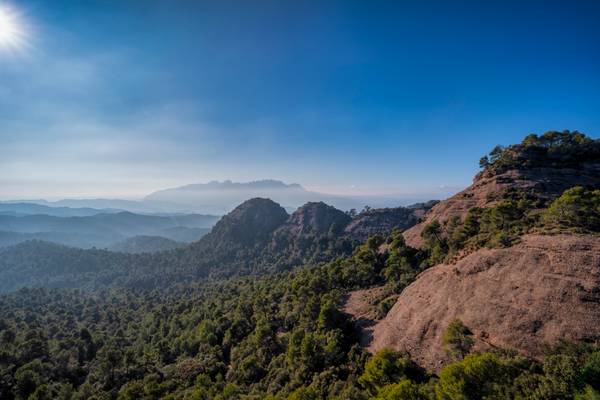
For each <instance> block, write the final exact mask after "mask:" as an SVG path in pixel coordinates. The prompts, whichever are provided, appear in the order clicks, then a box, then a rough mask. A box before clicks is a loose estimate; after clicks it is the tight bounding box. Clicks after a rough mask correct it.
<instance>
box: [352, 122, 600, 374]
mask: <svg viewBox="0 0 600 400" xmlns="http://www.w3.org/2000/svg"><path fill="white" fill-rule="evenodd" d="M481 164H482V167H483V171H482V172H480V173H479V174H478V175H477V176H476V177H475V180H474V183H473V185H471V186H470V187H468V188H467V189H465V190H464V191H463V192H461V193H459V194H457V195H455V196H453V197H451V198H450V199H448V200H444V201H441V202H439V203H438V204H436V205H435V206H434V207H433V208H432V209H431V210H430V211H429V212H427V214H426V215H425V218H424V221H423V222H421V223H419V224H417V225H415V226H413V227H412V228H409V229H408V230H407V231H405V232H404V233H403V236H404V238H405V241H406V244H408V245H410V246H414V247H418V248H419V249H420V250H419V251H421V252H422V254H423V255H424V258H423V261H422V262H421V264H420V265H421V268H427V267H430V268H429V269H426V270H425V271H424V272H422V273H421V274H420V275H419V276H418V277H417V278H416V280H415V281H414V282H413V283H412V284H410V285H409V286H408V287H407V288H406V289H404V290H403V291H402V292H401V293H400V295H399V297H398V299H397V301H396V302H395V305H394V306H393V307H392V308H391V310H390V311H389V313H387V315H386V316H385V318H383V319H382V320H380V321H378V322H377V324H376V325H375V326H374V328H371V327H369V328H368V329H366V330H364V331H363V333H364V335H365V338H364V340H363V342H364V343H368V342H370V345H369V346H370V347H369V348H370V349H371V351H378V350H381V349H383V348H392V349H395V350H398V351H406V352H408V353H409V354H410V355H411V358H413V359H414V360H417V361H418V362H419V363H420V364H421V365H422V366H424V367H426V368H427V369H432V370H439V369H440V368H441V367H442V366H444V365H445V364H446V363H448V362H450V361H452V360H454V359H455V357H456V355H453V354H450V353H448V345H447V343H446V344H444V343H443V340H442V339H443V337H444V335H445V332H446V330H447V329H448V327H449V326H450V325H451V323H452V321H457V320H458V321H460V323H461V324H464V328H463V329H464V332H469V333H468V335H469V336H470V339H468V341H473V343H474V347H473V348H472V349H471V350H476V351H486V350H487V351H489V350H493V349H497V348H502V349H513V350H517V351H518V352H519V353H520V354H524V355H527V356H529V357H537V358H541V357H542V356H543V355H544V354H545V353H544V352H545V350H546V346H547V345H552V344H555V343H556V342H557V341H559V340H572V341H578V342H589V343H594V342H598V341H600V330H599V329H598V324H597V323H596V322H595V321H597V320H598V319H599V318H600V297H598V293H600V236H599V234H600V190H598V189H599V188H600V173H598V172H599V171H600V141H598V140H592V139H590V138H588V137H586V136H583V135H581V134H580V133H578V132H560V133H559V132H548V133H546V134H544V135H542V136H540V137H538V136H528V137H527V138H525V139H524V141H523V142H522V143H521V144H518V145H514V146H509V147H507V148H506V149H498V148H497V149H495V150H494V151H492V153H491V155H490V156H489V157H485V158H483V159H482V162H481ZM383 251H386V250H385V248H383ZM363 295H365V293H364V292H357V293H356V295H354V296H350V299H351V300H352V304H354V303H356V304H358V303H360V304H365V302H364V301H362V300H361V296H363ZM359 300H360V301H359ZM361 307H362V306H361ZM361 307H356V310H358V311H356V312H357V314H356V316H357V317H360V315H365V312H364V307H362V308H363V309H362V310H359V308H361ZM352 309H353V307H350V312H351V313H352V312H354V311H353V310H352ZM359 314H360V315H359ZM362 326H365V324H364V323H363V324H362ZM467 352H468V351H467Z"/></svg>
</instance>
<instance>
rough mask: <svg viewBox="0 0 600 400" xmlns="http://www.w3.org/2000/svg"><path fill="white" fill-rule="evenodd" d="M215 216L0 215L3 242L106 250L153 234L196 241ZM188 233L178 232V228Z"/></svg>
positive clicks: (131, 214) (123, 214)
mask: <svg viewBox="0 0 600 400" xmlns="http://www.w3.org/2000/svg"><path fill="white" fill-rule="evenodd" d="M217 219H218V217H216V216H211V215H200V214H181V215H170V216H157V215H142V214H134V213H130V212H124V211H123V212H116V213H110V214H104V213H100V214H95V215H90V216H83V217H59V216H53V215H42V214H35V215H24V216H11V215H0V227H2V228H1V229H2V230H3V232H4V233H3V236H4V238H5V240H4V242H5V243H18V242H21V241H24V240H29V239H41V240H48V241H52V242H55V243H59V244H65V245H69V246H75V247H82V248H89V247H106V246H110V245H112V244H113V243H115V242H117V241H121V240H125V239H126V238H128V237H131V236H137V235H154V236H162V237H165V238H167V239H172V240H182V239H183V238H186V234H187V238H189V237H190V236H192V237H191V238H190V240H188V241H194V240H198V239H199V238H200V237H201V236H202V234H203V233H204V232H205V230H206V229H207V228H210V227H211V226H212V225H214V223H215V222H216V221H217ZM179 228H183V229H184V230H185V229H188V230H190V229H191V231H188V232H182V231H181V229H179Z"/></svg>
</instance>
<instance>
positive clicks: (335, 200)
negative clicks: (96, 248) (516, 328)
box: [0, 179, 432, 216]
mask: <svg viewBox="0 0 600 400" xmlns="http://www.w3.org/2000/svg"><path fill="white" fill-rule="evenodd" d="M256 197H262V198H268V199H271V200H273V201H275V202H277V203H279V204H281V206H282V207H283V208H285V209H286V210H287V211H288V212H293V211H294V210H296V209H297V208H298V207H300V206H302V205H303V204H306V203H309V202H319V201H322V202H324V203H327V204H330V205H332V206H334V207H336V208H338V209H340V210H343V211H347V210H350V209H353V208H354V209H357V210H359V211H360V210H362V209H363V208H364V207H365V206H369V207H372V208H387V207H398V206H403V205H404V206H405V205H408V204H413V203H417V202H421V201H426V200H430V199H431V198H432V197H431V196H430V197H428V198H423V197H420V196H408V195H405V196H400V195H398V196H391V195H390V196H376V195H366V196H349V195H348V196H346V195H334V194H327V193H319V192H314V191H310V190H307V189H305V188H304V187H303V186H301V185H299V184H297V183H291V184H288V183H284V182H282V181H278V180H273V179H263V180H257V181H253V182H242V183H240V182H232V181H229V180H226V181H211V182H208V183H196V184H191V185H185V186H180V187H175V188H168V189H164V190H159V191H156V192H153V193H150V194H148V195H147V196H145V197H144V198H143V199H141V200H123V199H102V198H98V199H64V200H58V201H46V200H39V199H34V200H15V201H11V202H0V215H2V214H4V215H15V216H18V215H23V214H33V213H38V214H47V215H55V216H86V215H94V214H97V213H105V214H106V213H114V212H119V211H130V212H133V213H138V214H173V213H186V214H189V213H199V214H211V215H225V214H227V213H228V212H230V211H231V210H233V209H234V208H235V207H236V206H237V205H239V204H241V203H242V202H244V201H246V200H248V199H252V198H256ZM35 205H38V207H39V208H38V211H39V212H32V210H34V209H35ZM44 207H45V208H44ZM49 208H50V209H49ZM23 210H25V211H23Z"/></svg>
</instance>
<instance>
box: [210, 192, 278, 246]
mask: <svg viewBox="0 0 600 400" xmlns="http://www.w3.org/2000/svg"><path fill="white" fill-rule="evenodd" d="M287 218H288V214H287V212H286V211H285V209H284V208H283V207H281V206H280V205H279V204H277V203H275V202H274V201H273V200H270V199H265V198H258V197H257V198H253V199H250V200H246V201H244V202H243V203H242V204H240V205H239V206H237V207H236V208H235V209H234V210H233V211H231V212H230V213H229V214H227V215H225V216H224V217H223V218H221V219H220V220H219V222H217V224H216V225H215V227H214V228H213V230H212V231H211V233H210V234H208V235H207V236H206V237H205V238H203V239H202V240H201V242H210V243H213V244H214V245H221V244H224V243H235V244H241V245H251V244H253V243H259V242H261V241H263V240H266V239H267V238H268V237H269V235H270V234H271V233H272V232H273V231H274V230H275V229H277V228H278V227H279V226H281V225H282V224H283V223H284V222H285V221H286V219H287Z"/></svg>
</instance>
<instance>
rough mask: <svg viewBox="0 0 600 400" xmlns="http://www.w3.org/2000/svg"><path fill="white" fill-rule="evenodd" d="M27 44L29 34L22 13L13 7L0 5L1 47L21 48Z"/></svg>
mask: <svg viewBox="0 0 600 400" xmlns="http://www.w3.org/2000/svg"><path fill="white" fill-rule="evenodd" d="M26 44H27V35H26V32H25V28H24V26H23V23H22V21H21V18H20V15H19V14H18V13H17V12H16V11H14V10H13V9H12V8H8V7H6V6H0V49H8V50H13V51H16V50H20V49H22V48H23V47H24V46H25V45H26Z"/></svg>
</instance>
